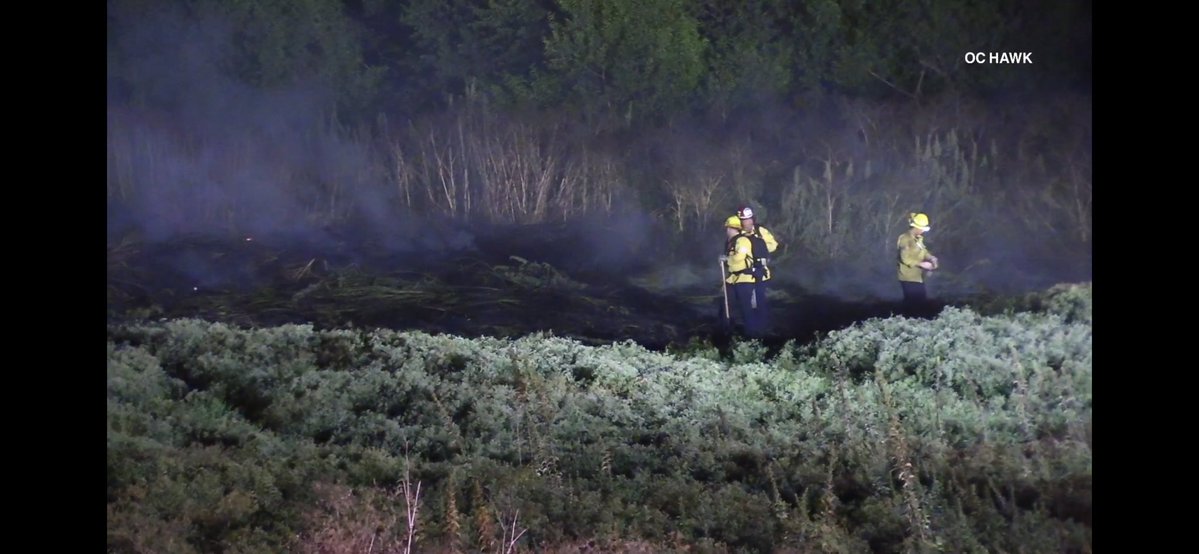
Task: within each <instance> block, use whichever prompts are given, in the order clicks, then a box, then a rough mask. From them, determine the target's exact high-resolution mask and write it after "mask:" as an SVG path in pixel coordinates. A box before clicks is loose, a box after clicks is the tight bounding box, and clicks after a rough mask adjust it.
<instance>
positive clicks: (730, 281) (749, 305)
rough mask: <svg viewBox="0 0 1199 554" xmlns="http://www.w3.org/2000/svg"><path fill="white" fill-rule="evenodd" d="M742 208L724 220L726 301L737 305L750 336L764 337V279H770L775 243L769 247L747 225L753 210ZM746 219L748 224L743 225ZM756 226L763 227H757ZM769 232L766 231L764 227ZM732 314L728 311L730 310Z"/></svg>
mask: <svg viewBox="0 0 1199 554" xmlns="http://www.w3.org/2000/svg"><path fill="white" fill-rule="evenodd" d="M743 215H746V213H745V212H744V211H742V210H738V214H737V215H733V216H730V217H729V218H728V219H726V220H725V225H724V227H725V236H726V237H727V241H726V243H725V252H726V255H725V256H724V257H723V258H722V259H723V260H724V261H725V264H726V269H727V277H726V278H725V294H726V295H727V299H728V301H729V303H731V304H733V305H735V306H736V311H737V313H738V314H740V318H741V322H742V324H743V325H744V327H745V334H746V335H747V336H749V337H750V338H757V339H760V338H763V337H765V335H766V331H767V327H768V324H769V319H770V318H769V314H770V305H769V302H768V300H767V297H766V283H767V282H768V281H770V278H771V274H770V265H769V261H770V253H771V252H773V251H774V248H777V247H778V243H777V242H775V241H774V237H773V236H771V237H770V240H771V242H773V244H774V248H771V247H770V246H769V244H768V243H767V242H766V240H765V239H764V238H763V236H762V235H760V234H755V233H754V232H753V231H752V230H747V229H746V227H750V228H751V229H752V228H753V221H752V217H753V214H752V212H749V216H750V217H748V218H743V217H741V216H743ZM746 220H749V224H748V225H746ZM758 229H759V230H764V229H762V228H761V227H758ZM767 233H769V231H767ZM730 315H731V314H730Z"/></svg>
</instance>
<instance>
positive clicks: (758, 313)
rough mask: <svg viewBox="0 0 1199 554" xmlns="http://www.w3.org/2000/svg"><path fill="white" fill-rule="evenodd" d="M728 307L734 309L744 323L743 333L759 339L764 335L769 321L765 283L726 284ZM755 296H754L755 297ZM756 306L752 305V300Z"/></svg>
mask: <svg viewBox="0 0 1199 554" xmlns="http://www.w3.org/2000/svg"><path fill="white" fill-rule="evenodd" d="M728 288H729V304H730V306H729V307H730V308H732V309H734V310H736V312H737V313H738V314H739V315H740V316H741V322H742V324H744V325H745V334H746V336H748V337H750V338H755V339H760V338H763V337H765V336H766V329H767V327H768V325H769V323H770V305H769V303H768V301H767V299H766V283H738V284H736V285H728ZM755 296H756V298H755ZM755 301H756V302H757V307H756V308H755V307H754V302H755Z"/></svg>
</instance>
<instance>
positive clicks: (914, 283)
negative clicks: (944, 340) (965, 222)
mask: <svg viewBox="0 0 1199 554" xmlns="http://www.w3.org/2000/svg"><path fill="white" fill-rule="evenodd" d="M930 228H931V226H930V225H929V221H928V215H926V214H923V213H912V214H909V215H908V230H907V232H905V233H903V234H902V235H899V240H898V241H896V244H895V246H896V249H897V250H898V254H899V260H898V265H899V286H900V287H902V288H903V308H904V312H905V313H906V314H908V315H920V314H922V313H924V310H925V309H926V308H927V302H928V292H927V290H926V289H925V287H924V272H926V271H933V270H935V269H937V257H936V256H934V255H933V254H932V252H929V250H928V247H926V246H925V245H924V233H927V232H928V231H929V229H930Z"/></svg>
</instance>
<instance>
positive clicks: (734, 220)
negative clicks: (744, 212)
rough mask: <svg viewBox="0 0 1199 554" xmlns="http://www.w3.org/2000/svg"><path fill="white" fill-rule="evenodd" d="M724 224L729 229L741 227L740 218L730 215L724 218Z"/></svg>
mask: <svg viewBox="0 0 1199 554" xmlns="http://www.w3.org/2000/svg"><path fill="white" fill-rule="evenodd" d="M724 226H725V227H726V228H729V229H741V218H739V217H737V216H735V215H732V216H729V218H728V219H726V220H724Z"/></svg>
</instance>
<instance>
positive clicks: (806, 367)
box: [107, 286, 1092, 552]
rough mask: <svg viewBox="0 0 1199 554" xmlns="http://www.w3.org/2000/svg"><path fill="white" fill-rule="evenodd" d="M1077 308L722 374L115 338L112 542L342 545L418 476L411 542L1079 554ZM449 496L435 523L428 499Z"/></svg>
mask: <svg viewBox="0 0 1199 554" xmlns="http://www.w3.org/2000/svg"><path fill="white" fill-rule="evenodd" d="M1089 290H1090V289H1089V286H1072V287H1062V288H1060V289H1054V292H1053V293H1051V294H1049V298H1050V299H1052V300H1049V301H1047V302H1046V304H1045V306H1048V307H1049V310H1050V311H1026V312H1018V313H1011V314H1007V315H992V316H987V315H980V314H979V313H976V312H974V311H972V310H969V309H957V308H950V309H946V310H945V311H944V312H943V313H942V314H941V315H940V317H938V318H936V319H933V320H910V319H906V318H890V319H879V320H870V321H866V322H863V323H860V324H858V325H855V326H854V327H851V328H848V329H845V330H843V331H839V332H836V333H832V334H830V335H829V336H828V337H826V338H825V339H823V340H821V341H819V342H818V343H816V344H813V345H804V346H801V345H797V344H794V343H790V344H787V345H786V346H784V348H783V349H782V350H781V351H780V352H778V353H777V354H775V355H774V356H773V357H772V358H769V359H768V358H767V353H766V352H765V351H764V350H763V349H761V347H760V346H759V345H757V344H756V343H742V344H739V345H737V346H736V347H735V348H733V350H732V351H731V352H730V353H729V354H728V356H727V357H723V356H720V355H719V353H712V352H711V351H709V350H708V349H707V348H706V347H703V346H702V345H697V348H698V351H697V354H698V355H696V356H688V355H686V354H684V353H683V352H674V353H660V352H652V351H648V350H646V349H644V348H642V347H640V346H638V345H636V344H634V343H631V342H624V343H613V344H610V345H607V346H601V347H588V346H584V345H581V344H579V343H578V342H576V341H573V340H568V339H563V338H556V337H550V336H545V335H535V336H528V337H524V338H521V339H514V340H513V339H508V340H501V339H494V338H480V339H474V340H471V339H465V338H460V337H454V336H447V335H437V336H434V335H428V334H425V333H420V332H405V331H401V332H397V331H390V330H374V331H352V330H327V331H316V330H313V329H312V328H311V327H307V326H284V327H279V328H271V329H238V328H233V327H230V326H228V325H224V324H219V323H207V322H203V321H198V320H175V321H169V322H165V323H153V324H150V323H146V324H129V325H120V326H113V327H110V329H109V346H108V459H107V464H108V471H107V473H108V488H107V490H108V510H109V533H108V544H109V548H110V549H112V550H120V551H136V550H143V551H144V550H153V551H165V550H170V551H197V552H204V551H213V550H272V551H283V550H295V549H297V548H301V549H302V548H308V549H310V550H311V551H315V550H319V548H321V547H320V546H319V545H325V546H326V547H328V545H330V544H335V543H337V544H349V543H352V542H354V541H357V540H359V539H361V538H362V535H361V532H362V529H365V527H363V526H364V525H366V526H369V525H373V523H371V522H374V521H376V520H379V518H384V519H385V518H387V517H391V516H389V515H388V514H389V513H390V514H394V512H389V511H388V506H394V502H399V500H391V501H390V502H392V503H391V504H389V501H387V500H386V498H389V496H388V495H391V494H393V493H392V492H388V491H394V490H396V489H395V487H396V486H397V485H398V484H399V483H400V482H401V481H402V480H403V478H404V475H405V471H406V468H411V470H410V471H411V474H410V475H411V479H412V480H413V481H420V482H421V483H422V485H423V490H425V491H426V496H425V500H424V501H423V503H422V509H421V512H420V513H421V516H420V518H421V519H420V521H421V525H420V528H421V530H422V531H421V534H420V535H419V537H420V539H419V540H420V541H423V542H421V544H425V545H429V544H433V543H434V542H436V541H438V540H441V538H444V536H443V534H444V533H445V532H446V529H450V528H454V529H458V533H459V534H460V535H459V536H460V537H470V536H474V537H478V534H480V533H482V534H486V533H491V532H494V533H496V535H497V536H495V537H492V539H493V540H498V539H499V538H500V537H498V532H499V531H498V529H499V528H498V526H495V525H494V524H495V522H496V521H497V520H503V521H507V522H510V521H511V518H512V517H513V515H514V514H516V513H518V512H519V517H520V525H521V526H522V527H526V528H528V529H529V530H530V531H529V533H530V535H529V536H530V537H537V539H536V540H537V541H538V542H540V543H542V544H550V545H553V544H569V543H573V542H575V541H580V540H615V541H645V542H648V543H652V544H658V545H665V544H676V545H678V546H682V545H690V546H691V547H692V548H694V549H700V550H711V551H721V550H726V549H727V550H743V551H772V550H779V549H786V548H788V547H800V546H802V541H804V540H808V539H801V538H800V537H808V538H809V539H811V540H819V541H820V542H821V543H822V544H824V545H825V548H826V549H830V550H836V549H839V548H840V549H848V550H860V549H861V548H864V546H863V545H867V544H868V545H870V546H869V548H872V549H877V550H887V551H893V550H898V549H903V548H908V547H912V548H915V546H914V545H917V544H924V545H926V546H929V545H933V544H936V545H940V548H942V549H945V550H949V551H968V550H971V549H975V550H976V549H980V548H982V549H988V550H989V549H995V550H999V549H1003V550H1013V551H1014V550H1018V549H1019V548H1021V547H1022V546H1021V545H1039V546H1038V548H1040V549H1045V550H1052V551H1062V550H1085V549H1087V548H1089V547H1090V543H1091V531H1090V526H1089V523H1082V522H1083V521H1084V520H1085V521H1087V522H1089V514H1090V501H1089V498H1090V480H1091V471H1092V464H1091V453H1090V436H1091V410H1092V395H1091V375H1092V371H1091V366H1092V355H1091V333H1090V329H1091V327H1090V320H1089V317H1087V318H1086V319H1085V320H1084V319H1082V318H1080V317H1078V315H1077V314H1078V312H1079V310H1080V308H1079V307H1080V306H1084V305H1088V306H1089V299H1090V294H1089ZM1070 314H1073V315H1070ZM905 461H906V462H905ZM904 463H912V464H913V466H914V468H915V475H916V476H917V477H918V481H916V482H918V483H919V485H918V487H917V488H916V489H910V488H903V487H902V482H901V481H899V480H898V479H899V477H898V475H899V474H900V473H901V472H900V470H901V469H902V468H903V467H906V466H904V465H903V464H904ZM451 475H454V476H455V477H454V478H453V481H452V482H451V481H450V476H451ZM905 475H906V474H905ZM317 483H327V484H329V485H328V486H326V485H321V486H315V484H317ZM452 483H454V484H452ZM475 483H477V484H478V489H477V490H476V489H475V488H474V487H475ZM330 486H332V487H333V488H329V487H330ZM447 486H452V487H454V488H455V490H457V491H458V493H452V492H451V494H453V496H454V497H455V501H454V502H453V503H447V502H443V501H441V500H437V501H433V500H429V499H431V498H438V499H443V498H445V494H446V492H445V490H444V489H443V487H447ZM337 487H341V488H337ZM351 490H352V491H356V492H347V491H351ZM331 491H334V492H335V491H342V492H341V493H336V494H334V492H331ZM471 491H476V492H471ZM338 498H341V499H345V501H346V502H350V503H349V504H345V505H344V506H342V508H336V506H335V504H336V502H338V500H336V499H338ZM390 498H393V499H394V498H395V497H394V496H391V497H390ZM318 499H319V500H318ZM355 499H356V500H355ZM337 505H340V504H337ZM451 508H452V513H449V512H447V510H450V509H451ZM917 513H918V514H924V515H925V516H926V517H927V518H928V521H929V524H930V525H929V527H928V528H927V529H925V530H921V529H923V528H917V527H913V525H915V524H913V523H912V522H913V521H914V520H913V519H912V517H911V514H917ZM339 514H340V515H339ZM1013 515H1014V516H1013ZM439 537H441V538H439ZM382 538H383V539H387V537H382ZM394 539H395V536H391V538H390V539H387V540H394ZM297 541H298V542H297ZM339 541H340V542H339ZM473 542H474V541H473V540H472V543H473ZM904 545H907V546H904Z"/></svg>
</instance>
